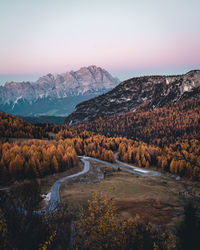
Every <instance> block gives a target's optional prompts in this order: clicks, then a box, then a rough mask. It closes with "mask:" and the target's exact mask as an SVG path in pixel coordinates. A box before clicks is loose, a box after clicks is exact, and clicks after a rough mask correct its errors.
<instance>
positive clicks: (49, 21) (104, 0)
mask: <svg viewBox="0 0 200 250" xmlns="http://www.w3.org/2000/svg"><path fill="white" fill-rule="evenodd" d="M199 10H200V1H199V0H165V1H162V0H0V32H1V33H0V84H3V83H5V82H6V81H11V80H15V81H22V80H31V81H33V80H36V79H37V78H38V77H39V76H40V75H44V74H47V73H63V72H67V71H71V70H78V69H79V68H80V67H84V66H89V65H97V66H99V67H102V68H105V69H106V70H108V71H109V72H110V73H112V74H113V75H114V76H117V77H118V78H119V79H120V80H124V79H127V78H130V77H134V76H140V75H150V74H179V73H185V72H187V71H189V70H191V69H200V14H199V13H200V12H199Z"/></svg>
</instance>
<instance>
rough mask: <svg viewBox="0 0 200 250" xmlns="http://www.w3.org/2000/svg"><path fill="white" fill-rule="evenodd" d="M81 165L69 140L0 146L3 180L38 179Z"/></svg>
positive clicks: (0, 178) (1, 177)
mask: <svg viewBox="0 0 200 250" xmlns="http://www.w3.org/2000/svg"><path fill="white" fill-rule="evenodd" d="M77 162H78V158H77V154H76V152H75V149H74V148H73V145H72V144H71V142H70V141H69V140H66V141H51V143H49V142H48V141H39V140H29V141H26V142H22V143H20V142H15V143H8V142H7V143H4V144H0V181H1V183H5V182H8V181H10V180H12V181H15V180H22V179H25V178H29V179H32V178H38V177H43V176H45V175H47V174H52V173H56V172H60V171H64V170H66V169H68V168H71V167H73V166H74V165H76V164H77Z"/></svg>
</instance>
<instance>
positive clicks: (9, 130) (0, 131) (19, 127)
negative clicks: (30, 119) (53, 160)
mask: <svg viewBox="0 0 200 250" xmlns="http://www.w3.org/2000/svg"><path fill="white" fill-rule="evenodd" d="M2 137H4V138H42V137H47V133H46V132H45V130H44V129H42V128H41V127H38V126H36V125H31V124H30V123H27V122H25V121H23V120H22V119H19V118H17V117H15V116H12V115H8V114H6V113H3V112H0V138H2Z"/></svg>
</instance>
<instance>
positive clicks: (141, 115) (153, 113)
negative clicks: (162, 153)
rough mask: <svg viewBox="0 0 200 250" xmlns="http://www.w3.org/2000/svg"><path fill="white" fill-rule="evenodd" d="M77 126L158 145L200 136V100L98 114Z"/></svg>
mask: <svg viewBox="0 0 200 250" xmlns="http://www.w3.org/2000/svg"><path fill="white" fill-rule="evenodd" d="M76 128H79V129H80V130H88V131H93V132H95V133H101V134H104V135H106V136H125V137H127V138H131V139H134V140H141V141H144V142H147V143H153V144H156V145H159V146H163V145H165V144H169V143H174V142H176V140H177V138H181V139H200V100H199V99H191V100H188V101H181V102H179V103H177V104H175V105H173V106H170V105H168V106H165V107H162V108H156V109H148V108H147V107H146V106H143V107H141V108H139V109H137V110H136V111H131V112H128V113H124V114H122V115H114V116H111V117H107V118H106V117H105V118H99V119H97V120H95V121H93V122H90V123H85V124H81V125H78V126H77V127H76Z"/></svg>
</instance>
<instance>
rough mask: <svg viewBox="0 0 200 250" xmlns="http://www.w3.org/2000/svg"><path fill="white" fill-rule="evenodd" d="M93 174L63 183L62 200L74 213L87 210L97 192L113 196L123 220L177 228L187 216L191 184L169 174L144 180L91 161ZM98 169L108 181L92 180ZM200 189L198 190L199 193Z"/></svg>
mask: <svg viewBox="0 0 200 250" xmlns="http://www.w3.org/2000/svg"><path fill="white" fill-rule="evenodd" d="M91 165H92V167H91V170H90V172H89V173H88V174H86V175H85V176H84V177H83V176H82V177H80V178H77V179H75V180H71V181H69V182H66V183H63V184H62V186H61V190H60V195H61V200H62V202H63V203H67V204H69V205H70V206H72V207H73V208H74V209H78V207H79V206H80V205H83V206H85V205H86V204H87V201H88V200H89V199H90V198H91V197H92V194H93V193H94V192H105V193H106V192H109V191H110V190H112V191H111V196H112V197H113V198H114V201H115V204H116V207H117V210H118V212H119V213H120V215H121V216H122V217H125V218H128V217H134V216H135V215H136V214H138V215H140V217H142V218H143V219H145V220H146V219H148V220H150V221H151V222H152V223H153V224H169V225H172V224H174V222H175V221H177V220H178V219H180V218H181V216H182V214H183V205H184V201H185V197H183V196H182V195H181V192H183V191H184V190H186V189H187V188H188V185H189V181H185V180H181V181H176V180H175V179H174V178H172V177H171V176H170V175H169V174H165V173H162V175H161V176H160V177H142V176H137V175H131V174H129V173H125V172H122V171H117V170H115V169H113V168H112V167H107V166H105V165H104V164H101V163H97V162H95V161H91ZM96 169H100V170H101V171H102V173H103V174H104V179H102V180H99V182H96V183H92V182H91V176H92V175H93V176H94V174H93V172H94V171H97V170H96ZM199 189H200V187H198V190H199Z"/></svg>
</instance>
